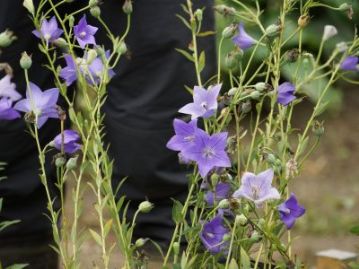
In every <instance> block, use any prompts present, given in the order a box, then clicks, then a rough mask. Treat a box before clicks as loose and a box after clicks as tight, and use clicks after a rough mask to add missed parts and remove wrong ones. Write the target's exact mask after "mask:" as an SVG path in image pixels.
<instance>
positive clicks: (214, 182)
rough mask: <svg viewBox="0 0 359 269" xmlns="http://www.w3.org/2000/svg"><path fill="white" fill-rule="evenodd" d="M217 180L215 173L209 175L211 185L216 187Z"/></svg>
mask: <svg viewBox="0 0 359 269" xmlns="http://www.w3.org/2000/svg"><path fill="white" fill-rule="evenodd" d="M218 180H219V175H218V174H217V173H213V174H212V175H211V183H212V184H213V185H216V184H217V182H218Z"/></svg>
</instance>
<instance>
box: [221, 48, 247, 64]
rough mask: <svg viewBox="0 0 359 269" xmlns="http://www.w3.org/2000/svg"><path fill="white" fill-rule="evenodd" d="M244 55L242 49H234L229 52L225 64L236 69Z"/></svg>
mask: <svg viewBox="0 0 359 269" xmlns="http://www.w3.org/2000/svg"><path fill="white" fill-rule="evenodd" d="M242 56H243V51H242V50H234V51H231V52H229V53H228V54H227V55H226V58H225V59H224V64H225V66H226V67H227V68H228V69H234V68H236V67H237V66H238V65H239V62H240V61H241V59H242Z"/></svg>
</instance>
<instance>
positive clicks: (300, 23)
mask: <svg viewBox="0 0 359 269" xmlns="http://www.w3.org/2000/svg"><path fill="white" fill-rule="evenodd" d="M309 21H310V17H309V15H302V16H300V17H299V19H298V26H299V27H300V28H304V27H306V26H307V25H308V24H309Z"/></svg>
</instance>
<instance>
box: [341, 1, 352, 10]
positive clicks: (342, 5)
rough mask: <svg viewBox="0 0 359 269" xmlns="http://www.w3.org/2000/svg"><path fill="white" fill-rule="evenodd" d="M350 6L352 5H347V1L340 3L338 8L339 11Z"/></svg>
mask: <svg viewBox="0 0 359 269" xmlns="http://www.w3.org/2000/svg"><path fill="white" fill-rule="evenodd" d="M350 8H352V5H349V4H348V3H344V4H341V5H340V6H339V7H338V9H339V10H340V11H347V10H348V9H350Z"/></svg>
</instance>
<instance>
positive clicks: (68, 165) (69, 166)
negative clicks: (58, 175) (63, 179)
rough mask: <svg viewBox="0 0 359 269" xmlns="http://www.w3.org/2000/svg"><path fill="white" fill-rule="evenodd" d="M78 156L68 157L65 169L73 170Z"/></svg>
mask: <svg viewBox="0 0 359 269" xmlns="http://www.w3.org/2000/svg"><path fill="white" fill-rule="evenodd" d="M77 159H78V156H76V157H72V158H70V159H69V160H68V161H67V163H66V169H67V170H73V169H75V168H76V167H77Z"/></svg>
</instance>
